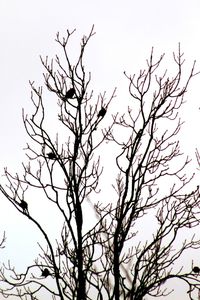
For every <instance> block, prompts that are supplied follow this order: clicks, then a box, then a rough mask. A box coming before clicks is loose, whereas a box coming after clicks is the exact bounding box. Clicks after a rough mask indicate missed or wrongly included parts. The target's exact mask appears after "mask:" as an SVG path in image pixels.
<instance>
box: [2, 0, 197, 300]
mask: <svg viewBox="0 0 200 300" xmlns="http://www.w3.org/2000/svg"><path fill="white" fill-rule="evenodd" d="M199 12H200V2H199V0H190V1H188V0H168V1H164V0H163V1H162V0H151V1H149V0H137V1H135V0H123V1H122V0H121V1H119V0H101V1H97V0H96V1H95V0H93V1H92V0H84V1H83V0H73V1H72V0H70V1H69V0H56V1H55V0H54V1H53V0H34V1H31V0H28V1H27V0H0V90H1V94H0V105H1V106H0V107H1V118H0V139H1V148H0V155H1V162H0V168H1V169H0V174H1V173H3V167H4V166H9V167H10V168H11V169H12V170H13V172H15V171H17V170H19V168H20V165H21V161H22V160H23V158H24V152H23V151H22V148H23V147H24V146H25V144H26V141H27V139H26V135H25V131H24V129H23V124H22V119H21V109H22V107H24V108H25V109H26V110H27V111H30V109H31V108H30V107H31V102H30V100H29V99H30V88H29V84H28V80H35V81H36V82H37V83H39V84H42V71H43V70H42V68H41V64H40V61H39V55H40V54H42V55H44V56H45V55H49V56H50V57H51V56H54V55H55V54H56V52H57V50H58V46H57V45H56V43H55V42H54V39H55V35H56V32H57V31H60V33H61V34H65V32H66V30H67V29H69V30H73V29H74V28H76V29H77V33H76V34H75V36H74V40H75V44H76V45H77V46H79V40H80V37H81V36H82V35H83V34H87V33H88V32H89V30H90V29H91V26H92V24H94V25H95V31H96V33H97V34H96V35H95V36H94V37H93V39H92V40H91V42H90V43H89V46H88V52H87V53H88V57H87V60H88V61H87V66H86V67H88V70H91V71H92V74H93V86H91V89H93V88H94V89H96V93H99V92H100V91H104V90H108V93H111V91H112V90H113V88H114V87H115V86H117V87H118V91H117V93H118V95H119V97H118V100H117V101H118V102H119V103H121V102H120V101H123V95H125V94H126V93H127V89H126V88H127V82H126V80H125V78H124V76H123V71H124V70H127V71H128V72H130V73H135V72H137V71H138V69H139V68H143V67H144V64H145V60H146V58H148V56H149V54H150V50H151V47H152V46H154V47H155V54H156V55H158V56H159V55H160V54H161V53H163V52H166V54H167V56H166V61H165V63H166V66H167V67H170V64H171V62H172V55H171V54H172V52H173V51H176V50H177V46H178V43H179V42H180V43H181V48H182V50H183V51H184V52H185V58H186V64H185V72H187V71H188V70H189V66H190V65H191V64H192V61H193V60H194V59H196V60H197V69H200V41H199V34H200V18H199ZM77 46H76V47H77ZM76 50H77V49H76ZM87 53H86V54H87ZM199 82H200V77H196V78H195V79H194V80H193V81H192V83H191V85H190V91H189V92H188V95H187V96H186V100H187V103H186V105H185V107H184V109H183V113H182V115H183V119H185V120H186V124H185V125H184V128H183V136H184V138H183V140H182V145H184V147H185V149H184V151H186V152H187V153H189V154H191V155H193V154H194V148H195V147H197V146H199V141H198V139H197V136H196V135H197V126H198V125H197V124H198V120H199V114H200V111H199V110H198V108H199V106H200V99H199V90H198V87H199ZM126 95H127V94H126ZM1 170H2V171H1ZM4 205H5V204H4ZM8 208H9V214H8ZM7 214H8V218H7V220H6V221H5V223H4V224H1V223H0V231H1V230H3V229H6V230H7V236H8V238H9V235H10V234H11V233H12V232H13V227H12V228H10V227H9V224H10V223H9V222H10V218H9V217H10V216H11V215H12V216H14V215H15V214H14V211H13V210H12V208H11V207H10V206H7V205H5V209H2V208H1V212H0V219H1V217H3V216H5V215H7ZM1 215H2V216H1ZM12 222H16V223H20V222H21V223H20V224H24V223H23V222H24V220H22V217H17V219H15V220H14V219H13V220H12ZM13 224H14V223H13ZM26 225H27V223H26ZM15 246H16V245H15ZM19 248H20V246H19ZM170 299H172V298H170ZM182 299H183V298H182Z"/></svg>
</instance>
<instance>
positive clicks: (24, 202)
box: [19, 200, 28, 211]
mask: <svg viewBox="0 0 200 300" xmlns="http://www.w3.org/2000/svg"><path fill="white" fill-rule="evenodd" d="M19 206H20V207H21V208H22V209H23V211H25V210H28V204H27V202H26V201H24V200H21V203H19Z"/></svg>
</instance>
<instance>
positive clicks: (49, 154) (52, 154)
mask: <svg viewBox="0 0 200 300" xmlns="http://www.w3.org/2000/svg"><path fill="white" fill-rule="evenodd" d="M47 156H48V158H49V159H56V155H55V153H53V152H49V153H47Z"/></svg>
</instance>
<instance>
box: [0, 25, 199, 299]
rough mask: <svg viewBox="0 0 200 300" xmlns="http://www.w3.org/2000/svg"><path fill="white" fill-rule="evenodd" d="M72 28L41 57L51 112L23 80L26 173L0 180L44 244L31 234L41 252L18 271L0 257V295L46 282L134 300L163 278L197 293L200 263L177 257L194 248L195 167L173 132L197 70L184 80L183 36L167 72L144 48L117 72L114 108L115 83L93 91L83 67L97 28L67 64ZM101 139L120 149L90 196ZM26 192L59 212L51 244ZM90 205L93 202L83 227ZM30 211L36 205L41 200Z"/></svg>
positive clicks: (74, 292)
mask: <svg viewBox="0 0 200 300" xmlns="http://www.w3.org/2000/svg"><path fill="white" fill-rule="evenodd" d="M73 34H74V31H73V32H69V31H67V35H66V37H65V38H61V37H60V35H59V33H58V34H57V36H56V42H57V43H58V44H59V46H60V47H61V48H62V50H63V57H62V58H61V57H60V56H56V57H55V59H52V60H50V59H49V58H48V57H46V58H42V57H41V63H42V65H43V67H44V69H45V73H44V82H45V86H46V91H47V92H49V93H50V94H51V95H54V97H55V98H56V99H57V101H58V102H57V112H56V113H55V119H53V120H51V122H48V113H49V111H50V110H51V107H50V106H51V105H50V103H51V102H50V101H49V102H47V101H46V102H45V97H44V93H43V90H42V87H39V88H37V87H35V84H34V82H30V85H31V89H32V93H31V100H32V104H33V107H34V112H33V114H32V115H31V116H29V115H27V114H26V113H25V112H24V110H23V122H24V127H25V129H26V132H27V134H28V136H29V139H30V143H28V144H27V147H26V155H27V162H26V163H23V164H22V166H23V175H22V176H21V175H19V174H18V173H17V174H16V175H12V173H11V172H10V171H8V169H7V168H5V171H4V175H5V178H6V180H7V184H6V185H4V184H1V185H0V189H1V192H2V193H3V194H4V196H5V199H6V200H8V201H10V202H11V203H12V205H14V206H15V208H16V212H19V213H21V214H22V215H23V216H24V217H26V218H27V219H28V220H29V221H30V222H32V223H34V224H35V225H36V228H37V229H38V230H39V231H40V232H41V233H42V235H43V238H44V243H45V246H43V245H42V244H39V246H40V251H41V253H40V255H39V257H38V258H36V259H35V261H34V264H32V265H29V266H28V267H27V268H26V270H25V271H24V273H20V274H19V273H18V272H17V271H16V270H15V268H14V267H13V266H12V265H11V263H10V262H9V263H8V264H3V265H2V267H1V270H0V282H1V285H0V293H1V294H2V296H3V297H9V296H11V298H12V299H14V298H15V297H17V298H20V299H44V298H43V297H42V296H41V295H42V292H45V293H46V294H47V295H48V299H50V298H51V299H54V300H55V299H61V300H64V299H78V300H81V299H92V300H94V299H98V300H101V299H113V300H114V299H115V300H118V299H134V300H140V299H147V297H149V296H156V297H159V296H163V295H166V296H167V295H168V294H169V293H170V292H171V291H170V290H167V289H166V284H167V282H168V281H169V280H170V279H176V280H182V281H183V282H184V283H185V284H187V286H188V297H189V298H190V299H193V295H196V294H197V293H198V289H199V288H200V280H199V276H200V272H199V271H200V269H199V267H200V266H197V265H194V264H193V262H192V261H191V262H190V263H189V265H188V266H184V265H183V261H182V257H183V254H184V253H185V252H186V253H187V251H193V250H197V249H199V248H200V240H199V238H198V237H196V236H195V235H194V229H195V228H197V226H198V225H199V214H200V212H199V208H200V200H199V187H198V186H197V187H196V186H195V187H194V186H193V183H192V180H193V178H194V174H192V175H191V176H186V170H187V166H188V164H189V162H190V160H189V158H188V157H185V156H184V154H182V153H181V150H180V145H179V141H178V134H179V132H180V129H181V127H182V121H181V120H180V117H179V110H180V108H181V106H182V104H183V103H184V95H185V93H186V92H187V89H188V85H189V83H190V81H191V79H192V78H193V77H194V76H195V75H196V74H197V73H195V70H194V67H195V63H194V65H193V66H192V68H191V71H190V74H189V75H188V77H187V79H186V80H185V82H183V78H182V77H183V75H182V66H183V63H184V58H183V53H182V52H181V50H180V46H179V48H178V53H177V54H175V53H174V54H173V62H174V65H175V66H176V68H177V70H176V71H175V74H174V75H173V76H170V75H168V71H167V70H166V71H164V72H163V73H161V71H160V68H161V64H162V62H163V59H164V55H161V56H160V57H159V58H158V59H157V60H156V59H154V56H155V55H154V52H153V49H152V51H151V54H150V58H149V59H148V60H147V66H146V68H145V69H144V70H140V72H139V74H138V75H133V76H132V75H128V74H127V73H126V72H125V73H124V74H125V78H126V80H127V81H128V86H129V100H127V103H128V101H129V104H127V109H126V110H125V111H124V112H122V113H119V112H116V113H115V114H111V113H110V103H111V101H114V98H115V96H116V90H115V89H114V91H113V93H112V95H111V96H110V97H109V98H107V97H106V93H103V94H100V95H99V96H98V97H97V99H95V97H94V94H93V91H91V90H90V87H89V84H90V82H91V74H90V73H88V72H87V71H86V70H85V64H84V54H85V49H86V47H87V45H88V42H89V40H90V39H91V38H92V36H93V35H94V28H93V27H92V29H91V31H90V33H89V35H88V36H87V37H86V36H84V37H83V39H82V41H81V46H80V52H79V55H78V58H77V60H76V61H75V62H74V61H73V59H72V58H71V57H70V40H71V37H72V35H73ZM160 74H161V75H160ZM51 115H52V114H51ZM50 124H51V125H52V126H50V128H49V127H48V126H49V125H50ZM102 126H104V127H102ZM54 130H55V132H54ZM54 133H55V134H54ZM105 142H106V143H111V145H112V147H113V149H115V151H118V154H117V155H116V158H115V161H114V162H115V167H116V169H117V170H118V171H117V173H116V177H114V178H111V179H110V184H112V186H113V194H112V195H109V196H107V198H106V199H104V200H102V201H101V202H98V201H97V200H96V199H97V193H99V192H100V190H99V185H100V179H101V175H102V174H103V166H102V164H101V157H102V154H101V151H102V150H101V149H102V146H103V144H104V143H105ZM110 167H111V168H112V167H113V165H112V163H111V165H110ZM113 174H114V172H113ZM192 186H193V187H192ZM101 190H102V192H106V191H103V187H101ZM30 191H31V193H34V191H40V193H41V195H43V197H41V199H43V198H46V200H47V201H48V203H49V205H51V206H52V205H53V206H54V209H55V218H58V216H59V220H62V226H61V228H60V229H59V232H60V236H58V237H57V239H56V243H55V240H54V239H53V238H52V236H51V235H50V234H49V233H48V228H47V227H48V226H50V225H48V226H47V227H45V225H44V224H43V223H42V222H40V220H39V219H38V216H37V211H36V212H35V211H34V205H32V204H31V203H30V202H31V201H30ZM88 207H90V211H91V212H92V211H93V212H94V213H93V214H91V217H90V218H91V219H92V220H91V221H92V222H91V223H89V224H92V225H90V228H89V229H88ZM37 209H38V210H40V209H43V208H42V203H41V205H40V206H39V207H37ZM46 218H48V216H46ZM190 233H191V234H190ZM180 236H181V237H183V239H180ZM180 263H182V266H181V267H180ZM38 270H40V272H41V273H40V274H41V275H40V276H38V275H37V274H38Z"/></svg>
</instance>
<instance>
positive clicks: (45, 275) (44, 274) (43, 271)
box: [41, 268, 50, 278]
mask: <svg viewBox="0 0 200 300" xmlns="http://www.w3.org/2000/svg"><path fill="white" fill-rule="evenodd" d="M49 275H50V272H49V270H48V269H47V268H45V269H44V270H42V274H41V276H43V277H45V278H46V277H47V276H49Z"/></svg>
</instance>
